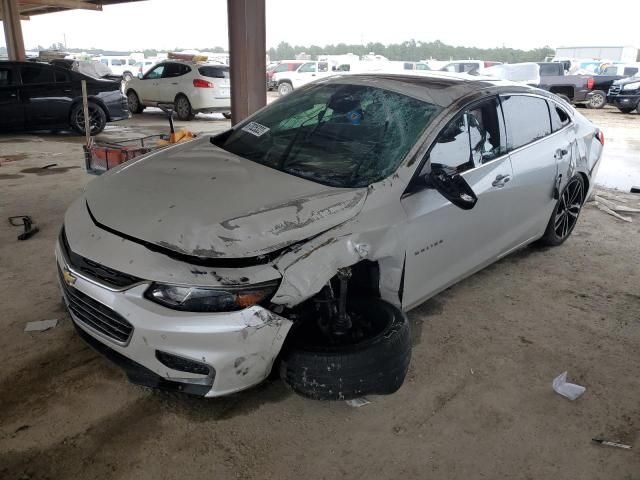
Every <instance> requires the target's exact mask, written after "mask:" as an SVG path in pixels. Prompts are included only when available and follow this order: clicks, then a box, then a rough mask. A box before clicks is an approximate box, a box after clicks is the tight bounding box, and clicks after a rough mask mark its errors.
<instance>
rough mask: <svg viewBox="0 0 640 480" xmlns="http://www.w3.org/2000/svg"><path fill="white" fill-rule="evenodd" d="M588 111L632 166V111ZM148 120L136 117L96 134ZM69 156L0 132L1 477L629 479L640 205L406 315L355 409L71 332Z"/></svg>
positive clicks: (40, 141)
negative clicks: (157, 372)
mask: <svg viewBox="0 0 640 480" xmlns="http://www.w3.org/2000/svg"><path fill="white" fill-rule="evenodd" d="M583 112H584V113H585V114H587V115H588V116H590V117H592V118H594V120H595V121H596V122H597V123H599V124H600V125H601V126H602V128H603V129H604V130H605V134H606V135H607V141H608V142H611V143H612V144H613V145H614V148H613V149H612V152H613V154H609V153H607V154H606V155H605V159H604V160H603V162H604V164H603V171H604V172H607V171H608V169H609V168H608V165H609V164H614V165H617V164H616V162H618V161H622V162H623V163H624V162H634V161H635V163H636V164H640V146H637V139H638V138H640V135H639V133H638V132H640V116H639V115H635V116H627V117H624V118H623V117H621V116H620V115H619V114H618V113H617V111H614V110H610V109H607V110H604V111H600V112H592V111H583ZM143 117H144V118H143ZM134 123H136V124H141V125H142V126H131V125H133V124H134ZM227 125H228V122H226V121H224V120H222V119H221V118H220V119H217V118H216V119H212V118H211V117H210V118H206V119H198V120H197V121H195V122H192V123H191V124H190V127H192V128H193V129H195V130H208V131H212V130H218V129H222V128H225V127H226V126H227ZM127 126H129V127H127ZM125 127H126V128H129V129H128V130H123V128H125ZM163 129H164V121H163V119H162V117H161V116H160V115H159V114H156V115H153V114H148V115H146V114H145V115H143V116H142V117H137V118H136V120H135V121H127V122H123V124H122V125H120V126H119V127H113V128H110V129H109V131H108V132H107V134H105V135H106V136H105V138H107V137H109V136H112V137H113V138H116V137H117V136H119V135H122V133H123V132H125V133H127V132H128V133H130V134H131V135H132V136H135V134H138V133H140V132H150V133H153V132H155V131H158V130H163ZM624 142H627V145H628V148H626V147H624V146H623V145H622V143H624ZM634 142H636V143H635V144H634ZM634 145H635V146H634ZM605 148H607V146H605ZM616 148H617V149H618V151H621V152H623V153H622V154H620V155H626V156H627V157H625V158H626V159H622V160H621V159H620V158H619V157H618V156H615V155H617V154H615V152H616ZM614 154H615V155H614ZM81 158H82V151H81V140H80V139H77V138H75V137H71V136H52V135H37V134H36V135H19V136H8V135H3V136H0V162H2V164H1V165H0V217H3V218H4V219H3V220H1V221H0V360H1V361H0V478H1V479H3V480H4V479H6V480H18V479H20V480H29V479H56V480H57V479H92V480H100V479H136V480H147V479H154V480H157V479H175V478H181V479H203V478H211V479H231V478H239V479H289V478H290V479H298V478H306V479H320V478H322V479H336V478H349V479H356V478H363V479H364V478H368V479H397V478H409V479H411V478H430V479H447V480H454V479H480V478H487V479H500V478H510V479H549V478H557V479H578V478H579V479H606V480H612V479H620V480H638V479H640V434H639V429H640V400H639V399H640V376H639V372H640V287H639V285H640V215H637V214H636V215H635V216H634V217H633V222H632V223H626V222H622V221H620V220H618V219H615V218H613V217H612V216H610V215H607V214H605V213H604V212H602V211H600V210H598V209H596V208H595V206H594V204H593V203H590V204H588V206H587V207H586V208H585V209H584V211H583V214H582V216H581V218H580V221H579V223H578V225H577V228H576V230H575V232H574V234H573V235H572V237H571V238H570V239H569V241H567V242H566V243H565V244H564V245H562V246H561V247H558V248H555V249H541V248H526V249H524V250H522V251H520V252H518V253H516V254H514V255H511V256H510V257H508V258H505V259H504V260H502V261H500V262H498V263H496V264H494V265H493V266H491V267H489V268H487V269H485V270H484V271H482V272H480V273H478V274H476V275H474V276H472V277H470V278H468V279H467V280H465V281H463V282H461V283H460V284H458V285H456V286H454V287H453V288H450V289H449V290H447V291H446V292H444V293H442V294H440V295H438V296H436V297H435V298H433V299H432V300H430V301H429V302H427V303H425V304H424V305H422V306H421V307H419V308H416V309H414V310H413V311H411V312H410V313H409V318H410V320H411V323H412V328H413V337H414V350H413V358H412V362H411V367H410V371H409V375H408V377H407V380H406V382H405V384H404V386H403V387H402V388H401V389H400V391H398V392H397V393H396V394H394V395H391V396H387V397H371V398H370V400H371V401H372V403H370V404H368V405H365V406H363V407H360V408H352V407H349V406H348V405H346V404H345V403H344V402H317V401H310V400H306V399H304V398H301V397H299V396H297V395H295V394H293V393H292V392H291V391H289V390H288V389H287V388H286V387H285V385H284V384H282V383H281V382H280V381H279V380H270V381H268V382H266V383H264V384H262V385H260V386H259V387H256V388H254V389H251V390H249V391H246V392H243V393H240V394H236V395H233V396H230V397H226V398H220V399H213V400H201V399H194V398H189V397H185V396H175V395H173V396H171V395H165V394H162V393H158V392H153V391H150V390H146V389H142V388H139V387H135V386H132V385H130V384H129V383H127V382H126V380H125V379H124V376H123V374H122V373H121V372H120V371H119V370H118V369H117V368H116V367H114V366H112V365H111V364H110V363H108V362H107V361H106V360H104V359H103V358H101V357H99V356H98V355H97V354H95V353H94V352H93V351H92V350H90V349H89V348H88V347H87V346H85V344H84V343H83V342H82V341H81V340H80V339H79V338H78V336H77V335H76V334H75V333H74V331H73V328H72V325H71V322H70V319H69V317H68V316H67V314H66V313H65V311H64V310H63V308H62V306H61V302H60V293H59V288H58V285H57V283H56V278H55V275H56V274H55V269H54V258H53V248H54V242H55V239H56V236H57V234H58V230H59V227H60V225H61V222H62V217H63V213H64V211H65V209H66V207H67V205H68V204H69V203H70V202H71V201H72V199H74V198H75V197H76V196H78V195H79V194H80V192H81V190H82V188H83V185H84V184H85V183H86V182H87V181H90V180H91V177H89V176H88V175H86V174H85V173H84V172H83V171H82V168H80V165H81ZM49 163H57V166H55V167H51V168H49V169H46V170H42V169H41V168H39V167H41V166H43V165H46V164H49ZM635 166H636V168H637V166H638V165H635ZM632 167H633V166H632ZM632 167H630V168H632ZM614 170H615V169H614ZM632 180H635V183H636V184H640V176H638V177H637V178H635V179H632ZM627 198H632V195H630V194H629V195H627ZM636 198H638V200H637V201H634V200H629V201H628V202H627V205H631V204H632V203H635V204H636V205H639V204H640V195H638V196H636ZM21 214H28V215H32V216H33V218H34V220H35V221H36V222H37V223H38V225H39V227H40V230H41V231H40V233H38V234H37V235H36V236H34V237H33V238H32V239H30V240H28V241H25V242H18V241H16V235H17V234H18V233H19V229H18V228H15V227H10V226H9V225H8V223H7V221H6V217H8V216H10V215H21ZM52 318H57V319H59V320H60V323H59V325H58V326H57V327H56V328H54V329H52V330H49V331H46V332H39V333H24V332H23V330H24V327H25V324H26V323H27V322H29V321H35V320H45V319H52ZM565 370H567V371H568V372H569V380H570V381H572V382H575V383H578V384H580V385H584V386H585V387H586V389H587V390H586V393H585V394H584V396H583V397H582V398H580V399H578V400H577V401H575V402H571V401H569V400H567V399H565V398H562V397H560V396H559V395H557V394H555V393H554V392H553V391H552V389H551V382H552V380H553V378H554V377H555V376H557V375H558V374H560V373H561V372H563V371H565ZM597 436H602V437H605V438H607V439H612V440H618V441H621V442H624V443H627V444H631V445H633V446H634V448H633V450H631V451H627V450H619V449H615V448H608V447H602V446H598V445H595V444H593V443H592V442H591V438H593V437H597Z"/></svg>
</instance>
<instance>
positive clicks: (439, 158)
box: [429, 98, 506, 173]
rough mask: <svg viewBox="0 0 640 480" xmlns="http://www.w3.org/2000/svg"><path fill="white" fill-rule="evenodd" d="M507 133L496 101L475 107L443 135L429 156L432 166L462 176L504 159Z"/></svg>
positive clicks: (468, 109) (454, 120) (450, 126)
mask: <svg viewBox="0 0 640 480" xmlns="http://www.w3.org/2000/svg"><path fill="white" fill-rule="evenodd" d="M504 137H505V131H504V125H503V123H502V120H501V115H500V107H499V105H498V101H497V99H495V98H492V99H490V100H486V101H483V102H481V103H477V104H475V105H471V106H470V107H468V108H467V109H465V110H464V111H463V112H461V113H460V114H459V115H458V116H457V117H456V118H454V119H453V120H452V121H451V122H449V124H448V125H447V126H446V127H445V128H444V129H443V130H442V132H440V135H438V138H437V140H436V143H435V144H434V146H433V147H432V148H431V151H430V152H429V160H430V163H431V164H439V165H441V166H443V167H445V168H446V169H448V170H450V171H451V172H452V173H462V172H464V171H466V170H470V169H472V168H475V167H478V166H480V165H482V164H484V163H487V162H490V161H491V160H494V159H496V158H498V157H499V156H501V155H503V154H504V153H505V152H506V148H505V138H504Z"/></svg>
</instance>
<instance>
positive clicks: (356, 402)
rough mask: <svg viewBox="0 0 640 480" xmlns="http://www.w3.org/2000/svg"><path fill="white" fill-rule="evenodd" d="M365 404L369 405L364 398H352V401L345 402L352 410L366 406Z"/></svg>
mask: <svg viewBox="0 0 640 480" xmlns="http://www.w3.org/2000/svg"><path fill="white" fill-rule="evenodd" d="M367 403H371V402H370V401H369V400H367V399H366V398H365V397H360V398H354V399H353V400H347V401H346V404H347V405H349V406H350V407H354V408H358V407H362V406H364V405H366V404H367Z"/></svg>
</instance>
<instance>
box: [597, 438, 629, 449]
mask: <svg viewBox="0 0 640 480" xmlns="http://www.w3.org/2000/svg"><path fill="white" fill-rule="evenodd" d="M591 441H593V442H596V443H599V444H600V445H606V446H607V447H616V448H623V449H625V450H631V445H625V444H624V443H618V442H612V441H611V440H605V439H604V438H592V439H591Z"/></svg>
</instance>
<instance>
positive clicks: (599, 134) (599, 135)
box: [596, 130, 604, 147]
mask: <svg viewBox="0 0 640 480" xmlns="http://www.w3.org/2000/svg"><path fill="white" fill-rule="evenodd" d="M596 138H597V139H598V141H599V142H600V145H602V146H603V147H604V133H603V132H602V130H598V131H597V132H596Z"/></svg>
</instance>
